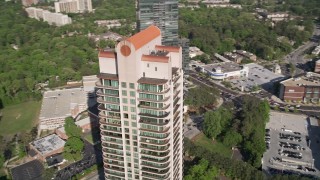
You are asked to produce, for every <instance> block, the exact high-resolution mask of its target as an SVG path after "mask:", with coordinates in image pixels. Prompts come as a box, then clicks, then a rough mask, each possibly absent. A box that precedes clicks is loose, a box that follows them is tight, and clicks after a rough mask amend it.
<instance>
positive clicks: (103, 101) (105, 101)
mask: <svg viewBox="0 0 320 180" xmlns="http://www.w3.org/2000/svg"><path fill="white" fill-rule="evenodd" d="M97 102H98V103H100V104H120V100H119V99H118V101H116V102H115V101H107V100H104V99H103V97H98V98H97ZM101 108H104V107H101ZM103 110H106V109H103Z"/></svg>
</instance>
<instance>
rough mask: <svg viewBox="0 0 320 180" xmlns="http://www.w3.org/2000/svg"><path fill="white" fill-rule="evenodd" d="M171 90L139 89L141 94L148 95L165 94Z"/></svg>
mask: <svg viewBox="0 0 320 180" xmlns="http://www.w3.org/2000/svg"><path fill="white" fill-rule="evenodd" d="M169 90H170V88H167V89H164V90H162V91H151V90H150V91H149V90H144V89H138V92H141V93H147V94H165V93H167V92H169Z"/></svg>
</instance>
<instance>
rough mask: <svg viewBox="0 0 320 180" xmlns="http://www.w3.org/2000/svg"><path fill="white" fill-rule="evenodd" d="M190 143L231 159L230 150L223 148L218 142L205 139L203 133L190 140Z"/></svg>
mask: <svg viewBox="0 0 320 180" xmlns="http://www.w3.org/2000/svg"><path fill="white" fill-rule="evenodd" d="M192 141H193V142H194V143H195V144H196V145H198V146H201V147H204V148H206V149H208V150H209V151H211V152H215V153H218V154H221V155H223V156H225V157H231V154H232V150H231V148H228V147H226V146H224V145H223V144H222V143H221V142H219V141H214V142H212V140H211V139H209V138H207V137H206V136H205V135H204V134H203V133H201V134H199V135H197V136H196V137H194V138H193V139H192Z"/></svg>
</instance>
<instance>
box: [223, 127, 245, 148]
mask: <svg viewBox="0 0 320 180" xmlns="http://www.w3.org/2000/svg"><path fill="white" fill-rule="evenodd" d="M222 142H223V144H224V145H226V146H228V147H233V146H235V145H237V144H240V143H241V142H242V136H241V134H239V133H238V132H236V131H234V130H231V131H230V132H227V133H226V135H225V136H224V137H223V141H222Z"/></svg>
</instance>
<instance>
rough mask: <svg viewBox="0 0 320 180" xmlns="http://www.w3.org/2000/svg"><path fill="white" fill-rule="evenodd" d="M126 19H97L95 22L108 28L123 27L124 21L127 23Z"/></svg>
mask: <svg viewBox="0 0 320 180" xmlns="http://www.w3.org/2000/svg"><path fill="white" fill-rule="evenodd" d="M125 22H126V20H125V19H113V20H96V21H94V23H96V24H97V25H98V27H107V28H108V29H111V28H116V27H121V26H122V23H125Z"/></svg>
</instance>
